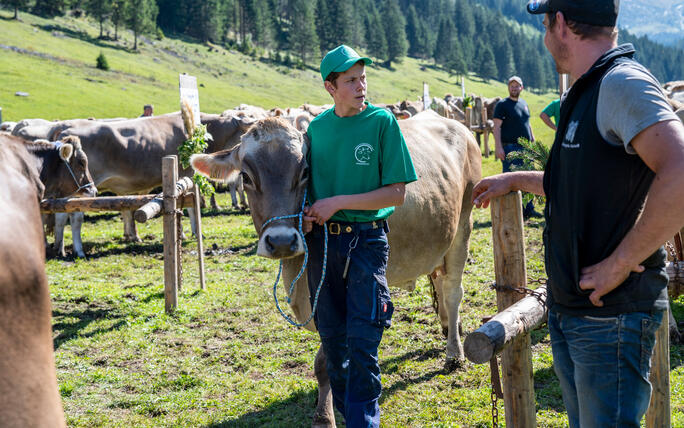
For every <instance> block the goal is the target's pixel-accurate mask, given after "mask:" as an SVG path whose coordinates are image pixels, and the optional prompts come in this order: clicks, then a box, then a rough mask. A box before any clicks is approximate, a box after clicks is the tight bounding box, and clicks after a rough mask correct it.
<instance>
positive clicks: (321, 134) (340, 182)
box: [307, 103, 418, 222]
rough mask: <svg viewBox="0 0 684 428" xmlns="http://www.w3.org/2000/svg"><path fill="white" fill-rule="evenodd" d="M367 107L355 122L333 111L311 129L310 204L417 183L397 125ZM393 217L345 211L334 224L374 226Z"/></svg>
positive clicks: (387, 211) (385, 113)
mask: <svg viewBox="0 0 684 428" xmlns="http://www.w3.org/2000/svg"><path fill="white" fill-rule="evenodd" d="M366 104H367V107H366V109H365V110H364V111H362V112H361V113H359V114H357V115H355V116H351V117H338V116H337V115H335V108H334V107H333V108H331V109H328V110H326V111H325V112H323V113H322V114H320V115H318V116H316V118H315V119H314V120H313V121H311V124H309V129H308V130H307V134H308V136H309V139H310V141H311V149H310V150H309V153H308V155H307V157H308V161H309V167H310V174H311V175H310V177H311V178H310V181H309V202H311V203H313V202H315V201H317V200H319V199H324V198H328V197H331V196H337V195H355V194H359V193H366V192H370V191H373V190H376V189H379V188H380V187H382V186H386V185H388V184H393V183H410V182H412V181H416V180H417V179H418V177H417V176H416V171H415V169H414V168H413V162H412V161H411V156H410V154H409V152H408V148H407V147H406V141H404V136H403V135H402V134H401V130H400V129H399V124H397V120H396V119H395V118H394V116H393V115H392V114H391V113H390V112H388V111H387V110H385V109H383V108H380V107H375V106H374V105H372V104H369V103H366ZM393 212H394V207H387V208H382V209H380V210H341V211H338V212H336V213H335V214H334V215H333V216H332V217H331V220H337V221H347V222H367V221H375V220H380V219H384V218H387V217H389V216H390V214H392V213H393Z"/></svg>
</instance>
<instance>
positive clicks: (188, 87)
mask: <svg viewBox="0 0 684 428" xmlns="http://www.w3.org/2000/svg"><path fill="white" fill-rule="evenodd" d="M178 81H179V84H178V87H179V89H180V101H181V108H183V100H184V99H185V100H187V102H188V104H190V107H191V108H192V116H193V119H194V121H195V126H197V125H199V124H200V123H201V122H200V105H199V92H198V91H197V78H196V77H195V76H190V75H188V74H181V75H179V76H178Z"/></svg>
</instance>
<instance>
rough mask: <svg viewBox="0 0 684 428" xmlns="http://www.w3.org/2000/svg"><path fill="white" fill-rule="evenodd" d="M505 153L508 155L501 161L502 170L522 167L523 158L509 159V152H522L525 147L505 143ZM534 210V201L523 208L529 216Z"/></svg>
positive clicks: (508, 170)
mask: <svg viewBox="0 0 684 428" xmlns="http://www.w3.org/2000/svg"><path fill="white" fill-rule="evenodd" d="M503 149H504V153H505V154H506V157H505V158H504V160H502V161H501V164H502V167H503V171H502V172H511V171H513V168H512V167H521V166H522V165H523V162H522V160H521V159H509V158H508V154H509V153H512V152H522V151H523V150H524V149H525V148H524V147H523V146H521V145H520V144H518V143H513V144H504V145H503ZM533 211H534V204H532V201H530V202H528V203H527V205H525V207H524V209H523V213H524V214H525V217H528V216H529V215H530V214H532V212H533Z"/></svg>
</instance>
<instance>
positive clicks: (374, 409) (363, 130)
mask: <svg viewBox="0 0 684 428" xmlns="http://www.w3.org/2000/svg"><path fill="white" fill-rule="evenodd" d="M370 63H371V60H370V59H368V58H364V57H360V56H359V55H358V54H357V53H356V52H355V51H354V50H353V49H351V48H349V47H347V46H345V45H341V46H338V47H337V48H335V49H333V50H331V51H330V52H328V53H327V54H326V55H325V57H324V58H323V60H322V61H321V77H322V78H323V81H324V86H325V89H326V90H327V91H328V93H329V94H330V96H332V98H333V100H334V102H335V105H334V106H333V107H332V108H330V109H328V110H326V111H325V112H323V113H322V114H320V115H318V116H317V117H316V118H315V119H314V120H313V121H312V122H311V124H310V125H309V128H308V130H307V136H308V138H309V141H310V148H309V150H308V152H307V161H308V164H309V177H310V178H309V202H311V203H312V205H311V206H308V207H306V208H305V209H304V212H305V216H304V231H305V232H307V235H306V241H307V245H308V248H309V265H308V270H307V276H308V282H309V290H310V296H311V302H312V305H313V304H314V296H315V292H316V288H317V285H318V283H319V281H320V279H321V276H322V272H323V264H324V261H325V269H326V276H325V282H324V284H323V286H322V287H321V290H320V294H319V298H318V303H317V304H318V307H317V310H316V314H315V317H314V321H315V323H316V327H317V328H318V332H319V335H320V337H321V342H322V345H323V350H324V352H325V355H326V359H327V364H326V369H327V372H328V375H329V377H330V387H331V389H332V394H333V402H334V404H335V407H336V408H337V409H338V410H339V411H340V412H341V413H342V414H343V415H344V417H345V422H346V425H347V427H350V428H351V427H378V426H379V424H380V407H379V405H378V399H379V398H380V393H381V383H380V366H379V364H378V346H379V345H380V340H381V339H382V334H383V331H384V329H385V328H388V327H389V326H390V324H391V318H392V312H393V310H394V307H393V305H392V301H391V299H390V294H389V289H388V288H387V279H386V278H385V272H386V267H387V259H388V256H389V245H388V243H387V233H388V232H389V227H388V225H387V218H388V217H389V216H390V214H392V212H393V211H394V207H395V206H398V205H401V204H402V203H403V202H404V193H405V185H406V183H410V182H412V181H415V180H416V179H417V177H416V172H415V170H414V168H413V163H412V161H411V156H410V155H409V152H408V149H407V147H406V142H405V141H404V137H403V136H402V134H401V130H400V129H399V125H398V124H397V121H396V119H395V118H394V116H392V114H391V113H389V112H388V111H387V110H385V109H382V108H379V107H376V106H373V105H372V104H370V103H368V102H367V101H366V88H367V83H366V71H365V66H366V65H368V64H370ZM324 227H325V228H327V231H328V235H329V236H328V247H327V258H326V257H325V253H324V251H323V248H324V232H325V229H324Z"/></svg>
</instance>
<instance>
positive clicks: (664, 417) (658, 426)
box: [646, 311, 671, 428]
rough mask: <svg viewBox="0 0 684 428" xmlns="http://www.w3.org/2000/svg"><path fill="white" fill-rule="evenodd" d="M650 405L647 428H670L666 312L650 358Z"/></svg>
mask: <svg viewBox="0 0 684 428" xmlns="http://www.w3.org/2000/svg"><path fill="white" fill-rule="evenodd" d="M651 358H652V360H651V375H650V379H649V380H650V381H651V385H652V386H653V392H652V393H651V404H650V406H649V408H648V410H647V411H646V427H647V428H669V427H670V418H671V416H670V329H669V317H668V313H667V311H666V312H665V314H664V316H663V322H662V324H660V327H659V328H658V330H657V331H656V340H655V347H654V348H653V356H652V357H651Z"/></svg>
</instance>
